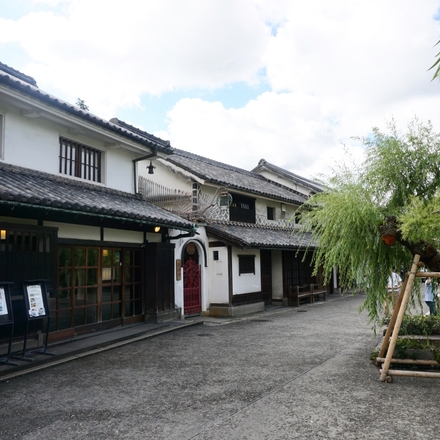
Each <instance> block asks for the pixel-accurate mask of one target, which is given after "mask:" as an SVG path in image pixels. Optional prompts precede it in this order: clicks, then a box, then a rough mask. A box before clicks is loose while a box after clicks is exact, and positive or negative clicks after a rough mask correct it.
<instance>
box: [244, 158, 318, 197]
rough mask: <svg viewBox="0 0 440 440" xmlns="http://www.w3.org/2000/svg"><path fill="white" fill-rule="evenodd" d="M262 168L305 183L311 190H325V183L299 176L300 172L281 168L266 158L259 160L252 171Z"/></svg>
mask: <svg viewBox="0 0 440 440" xmlns="http://www.w3.org/2000/svg"><path fill="white" fill-rule="evenodd" d="M261 168H266V169H268V170H270V171H273V172H274V173H275V174H278V175H280V176H283V177H285V178H286V179H289V180H291V181H293V182H296V183H299V184H301V185H304V186H305V187H307V188H310V189H311V190H313V191H315V192H321V191H323V190H324V185H322V184H320V183H318V182H315V181H314V180H310V179H306V178H305V177H302V176H299V175H298V174H295V173H292V172H290V171H287V170H285V169H284V168H280V167H278V166H276V165H274V164H272V163H269V162H267V161H266V160H264V159H260V161H259V162H258V166H256V167H255V168H254V169H253V170H252V172H256V171H257V170H259V169H261Z"/></svg>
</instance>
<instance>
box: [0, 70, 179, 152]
mask: <svg viewBox="0 0 440 440" xmlns="http://www.w3.org/2000/svg"><path fill="white" fill-rule="evenodd" d="M1 84H4V85H6V86H9V87H12V88H14V89H16V90H19V91H20V92H21V93H24V94H26V95H28V96H30V97H32V98H34V99H38V100H40V101H42V102H45V103H46V104H49V105H51V106H53V107H56V108H58V109H61V110H64V111H66V112H67V113H69V114H72V115H74V116H76V117H78V118H80V119H83V120H86V121H88V122H89V123H92V124H95V125H97V126H99V127H104V128H106V129H108V130H110V131H112V132H115V133H117V134H119V135H121V136H124V137H127V138H129V139H130V140H133V141H136V142H138V143H139V144H141V145H144V146H146V147H148V148H155V149H157V150H158V151H161V152H162V153H164V154H169V153H171V151H172V150H171V147H170V145H169V142H168V141H164V140H163V139H160V138H158V137H156V136H153V135H150V134H149V133H147V132H144V131H141V130H138V129H136V128H135V127H131V126H130V125H128V124H124V123H121V121H119V120H117V119H116V118H115V119H113V120H112V121H107V120H105V119H102V118H100V117H98V116H96V115H94V114H93V113H91V112H89V111H86V110H82V109H80V108H79V107H77V106H76V105H73V104H69V103H68V102H65V101H63V100H61V99H58V98H56V97H55V96H52V95H50V94H49V93H46V92H44V91H43V90H41V89H39V88H38V86H37V83H36V82H35V80H34V79H33V78H32V77H30V76H27V75H25V74H24V73H21V72H19V71H18V70H15V69H13V68H12V67H9V66H7V65H6V64H3V63H0V85H1Z"/></svg>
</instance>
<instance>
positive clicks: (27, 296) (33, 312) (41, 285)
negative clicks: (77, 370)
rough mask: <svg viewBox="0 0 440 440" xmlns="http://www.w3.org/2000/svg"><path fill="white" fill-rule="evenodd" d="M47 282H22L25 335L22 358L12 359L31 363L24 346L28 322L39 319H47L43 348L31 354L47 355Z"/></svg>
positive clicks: (48, 313) (48, 322) (48, 311)
mask: <svg viewBox="0 0 440 440" xmlns="http://www.w3.org/2000/svg"><path fill="white" fill-rule="evenodd" d="M47 281H48V280H27V281H23V298H24V305H25V317H26V333H25V335H24V343H23V354H22V356H20V357H18V356H14V358H17V359H21V360H25V361H33V360H34V359H32V358H30V357H27V354H28V353H27V352H26V344H27V337H28V332H29V322H31V321H36V320H39V319H45V318H46V319H47V326H46V342H45V344H44V347H43V348H39V349H37V350H34V351H33V352H32V353H39V354H47V355H53V354H52V353H48V352H47V351H46V350H47V342H48V339H49V324H50V310H49V303H48V300H47V287H46V282H47Z"/></svg>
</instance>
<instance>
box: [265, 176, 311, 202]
mask: <svg viewBox="0 0 440 440" xmlns="http://www.w3.org/2000/svg"><path fill="white" fill-rule="evenodd" d="M258 174H260V175H261V176H264V177H266V179H270V180H273V181H274V182H277V183H280V184H281V185H284V186H287V187H288V188H291V189H294V190H296V191H298V192H300V193H302V194H304V195H306V196H309V195H310V188H307V187H306V186H304V185H301V184H298V183H295V182H292V181H291V180H289V179H286V178H284V177H280V176H278V175H276V174H275V173H272V172H271V171H267V170H262V171H260V172H259V173H258Z"/></svg>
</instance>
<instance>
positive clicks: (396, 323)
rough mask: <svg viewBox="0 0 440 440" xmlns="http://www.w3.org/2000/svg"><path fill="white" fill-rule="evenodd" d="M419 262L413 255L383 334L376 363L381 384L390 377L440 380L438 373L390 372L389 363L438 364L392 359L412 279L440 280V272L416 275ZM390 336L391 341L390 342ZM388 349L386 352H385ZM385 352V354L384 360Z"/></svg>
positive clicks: (412, 282)
mask: <svg viewBox="0 0 440 440" xmlns="http://www.w3.org/2000/svg"><path fill="white" fill-rule="evenodd" d="M419 261H420V255H418V254H416V255H414V260H413V262H412V265H411V269H410V271H409V273H407V274H406V276H405V281H404V283H403V285H402V288H401V290H400V294H399V298H398V299H397V302H396V304H395V307H394V310H393V314H392V316H391V319H390V323H389V325H388V328H387V331H386V333H385V336H384V339H383V343H382V347H381V349H380V351H379V355H378V357H377V360H376V362H378V363H382V368H381V370H380V380H381V381H382V382H392V376H412V377H432V378H440V373H435V372H423V371H410V370H390V369H389V368H390V364H391V363H401V364H417V365H439V364H438V362H436V361H434V360H432V361H430V360H413V359H393V353H394V349H395V348H396V342H397V338H398V336H399V331H400V327H401V325H402V321H403V317H404V316H405V311H406V308H407V306H408V301H409V297H410V294H411V290H412V287H413V285H414V279H415V278H416V277H421V276H426V277H433V278H440V272H424V273H417V271H418V268H419V266H418V263H419ZM390 336H391V340H390ZM387 348H388V350H387ZM385 352H386V353H387V355H386V357H385V358H384V354H385Z"/></svg>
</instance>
